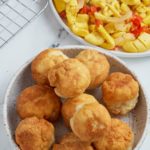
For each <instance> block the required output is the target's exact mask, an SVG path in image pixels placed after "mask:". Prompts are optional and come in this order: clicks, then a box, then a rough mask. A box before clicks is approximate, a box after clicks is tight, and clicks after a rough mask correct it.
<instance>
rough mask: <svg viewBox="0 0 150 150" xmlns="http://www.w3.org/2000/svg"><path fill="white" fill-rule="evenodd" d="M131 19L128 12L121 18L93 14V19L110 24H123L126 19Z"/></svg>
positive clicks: (130, 14)
mask: <svg viewBox="0 0 150 150" xmlns="http://www.w3.org/2000/svg"><path fill="white" fill-rule="evenodd" d="M131 17H132V12H131V11H128V12H127V13H126V14H125V15H123V16H121V17H106V16H104V15H102V14H100V13H97V12H96V13H95V18H96V19H100V20H103V21H105V22H112V23H120V22H123V21H125V20H127V19H130V18H131Z"/></svg>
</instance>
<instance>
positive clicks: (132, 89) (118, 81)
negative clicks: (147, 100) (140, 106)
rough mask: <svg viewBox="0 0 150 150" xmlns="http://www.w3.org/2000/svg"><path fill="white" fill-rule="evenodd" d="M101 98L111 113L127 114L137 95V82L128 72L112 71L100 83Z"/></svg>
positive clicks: (135, 101) (132, 106) (133, 105)
mask: <svg viewBox="0 0 150 150" xmlns="http://www.w3.org/2000/svg"><path fill="white" fill-rule="evenodd" d="M102 93H103V100H104V102H105V104H106V106H107V108H108V109H109V111H110V112H111V113H113V114H121V115H124V114H127V113H128V112H129V111H131V110H132V109H133V108H134V107H135V105H136V103H137V101H138V96H139V84H138V82H137V81H135V80H134V78H133V77H132V76H131V75H130V74H125V73H121V72H114V73H112V74H111V75H110V76H109V77H108V78H107V80H106V81H105V82H104V83H103V85H102Z"/></svg>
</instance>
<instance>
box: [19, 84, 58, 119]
mask: <svg viewBox="0 0 150 150" xmlns="http://www.w3.org/2000/svg"><path fill="white" fill-rule="evenodd" d="M60 108H61V101H60V98H59V97H58V96H57V95H56V94H55V92H54V90H53V88H51V87H48V86H46V85H45V86H44V85H33V86H30V87H27V88H25V89H24V90H23V91H21V93H20V95H19V96H18V99H17V112H18V114H19V116H20V118H22V119H24V118H27V117H33V116H36V117H38V118H43V119H46V120H49V121H56V120H57V119H58V117H59V113H60Z"/></svg>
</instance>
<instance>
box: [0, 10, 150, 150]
mask: <svg viewBox="0 0 150 150" xmlns="http://www.w3.org/2000/svg"><path fill="white" fill-rule="evenodd" d="M75 44H79V43H78V42H77V41H75V40H74V39H72V37H70V35H68V34H67V33H66V31H64V29H63V28H62V27H60V25H59V24H58V22H57V21H56V20H55V18H54V17H53V15H52V12H51V11H50V9H49V8H47V9H46V11H45V12H44V13H43V14H42V15H41V16H40V17H39V18H37V19H36V20H35V21H34V22H32V23H31V24H30V25H28V26H27V27H26V28H25V29H24V30H23V31H21V32H20V33H19V34H18V35H17V36H16V37H15V38H13V39H12V40H11V41H10V42H9V43H8V44H7V45H5V46H4V47H3V48H1V49H0V149H1V150H10V149H11V145H10V143H9V140H8V137H7V136H6V132H5V129H4V126H3V114H2V110H3V100H4V94H5V91H6V89H7V86H8V84H9V82H10V80H11V78H12V77H13V75H14V74H15V72H16V71H17V70H18V69H19V68H20V67H21V66H22V65H23V64H24V63H25V62H26V61H27V60H29V59H31V58H32V57H33V56H35V55H36V54H37V53H38V52H39V51H41V50H43V49H46V48H47V47H50V46H51V47H57V46H59V45H75ZM122 59H123V60H124V61H125V62H126V63H127V64H128V66H129V67H130V68H131V69H132V70H134V72H135V73H136V74H137V76H138V77H139V79H140V80H141V82H142V84H143V86H144V87H145V90H146V92H147V93H148V97H149V99H150V92H149V91H150V86H149V85H150V57H147V58H136V59H132V58H130V59H127V58H126V59H125V58H122ZM149 141H150V126H149V129H148V131H147V137H146V139H145V141H144V143H143V145H142V147H141V150H148V149H149V147H150V142H149Z"/></svg>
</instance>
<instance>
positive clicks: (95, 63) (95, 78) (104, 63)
mask: <svg viewBox="0 0 150 150" xmlns="http://www.w3.org/2000/svg"><path fill="white" fill-rule="evenodd" d="M76 58H77V59H78V60H80V61H81V62H82V63H84V64H85V65H86V66H87V68H88V69H89V71H90V75H91V83H90V85H89V89H92V88H96V87H98V86H100V84H102V83H103V81H104V80H105V79H106V78H107V76H108V74H109V70H110V65H109V62H108V60H107V58H106V57H105V56H104V55H103V54H100V53H99V52H97V51H94V50H84V51H81V52H80V53H79V54H78V55H77V56H76Z"/></svg>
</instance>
